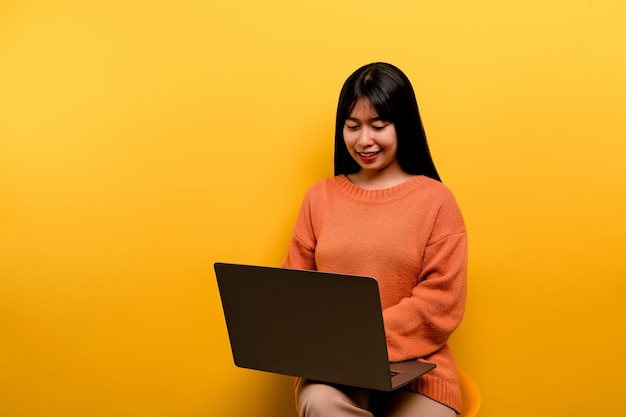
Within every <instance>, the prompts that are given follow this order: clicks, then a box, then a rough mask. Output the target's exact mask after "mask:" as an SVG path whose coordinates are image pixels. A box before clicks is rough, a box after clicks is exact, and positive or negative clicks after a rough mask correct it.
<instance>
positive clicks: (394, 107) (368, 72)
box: [335, 62, 441, 181]
mask: <svg viewBox="0 0 626 417" xmlns="http://www.w3.org/2000/svg"><path fill="white" fill-rule="evenodd" d="M360 98H365V99H367V100H368V101H369V102H370V103H371V105H372V107H373V108H374V109H375V110H376V112H377V113H378V116H379V117H380V118H381V119H383V120H385V121H388V122H391V123H393V124H394V126H395V128H396V135H397V138H398V156H397V157H398V163H399V164H400V167H401V168H402V169H403V170H404V171H405V172H407V173H409V174H413V175H425V176H427V177H430V178H433V179H435V180H437V181H441V179H440V178H439V174H438V173H437V169H436V168H435V164H434V162H433V160H432V157H431V156H430V150H429V149H428V143H427V141H426V133H425V132H424V126H423V125H422V119H421V117H420V114H419V109H418V107H417V100H416V99H415V92H414V91H413V87H412V86H411V82H410V81H409V79H408V78H407V76H406V75H405V74H404V73H403V72H402V71H400V70H399V69H398V68H396V67H395V66H393V65H391V64H387V63H384V62H375V63H372V64H368V65H365V66H363V67H361V68H359V69H358V70H356V71H355V72H354V73H352V75H350V76H349V77H348V79H347V80H346V82H345V83H344V85H343V88H342V89H341V93H340V95H339V104H338V105H337V119H336V124H335V175H341V174H352V173H355V172H357V171H358V170H359V169H360V166H359V164H358V163H357V162H356V161H355V160H354V159H353V158H352V156H350V153H349V152H348V149H347V148H346V144H345V142H344V139H343V127H344V124H345V121H346V119H347V118H348V116H350V113H351V112H352V109H353V108H354V105H355V104H356V102H357V101H358V100H359V99H360Z"/></svg>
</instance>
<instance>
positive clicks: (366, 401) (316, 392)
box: [296, 379, 456, 417]
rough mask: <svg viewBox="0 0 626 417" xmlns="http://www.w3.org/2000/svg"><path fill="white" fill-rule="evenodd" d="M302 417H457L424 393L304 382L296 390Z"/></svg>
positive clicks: (298, 408) (297, 404) (452, 411)
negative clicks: (373, 389)
mask: <svg viewBox="0 0 626 417" xmlns="http://www.w3.org/2000/svg"><path fill="white" fill-rule="evenodd" d="M296 406H297V410H298V413H299V415H300V417H328V416H332V417H421V416H424V417H454V416H456V413H455V411H454V410H452V409H451V408H449V407H447V406H445V405H443V404H441V403H438V402H436V401H434V400H432V399H430V398H428V397H426V396H424V395H422V394H419V393H416V392H411V391H405V390H397V391H393V392H391V393H382V392H377V391H371V390H366V389H361V388H355V387H346V386H339V385H330V384H324V383H317V382H312V381H308V380H305V379H303V380H301V381H300V382H299V383H298V385H297V387H296Z"/></svg>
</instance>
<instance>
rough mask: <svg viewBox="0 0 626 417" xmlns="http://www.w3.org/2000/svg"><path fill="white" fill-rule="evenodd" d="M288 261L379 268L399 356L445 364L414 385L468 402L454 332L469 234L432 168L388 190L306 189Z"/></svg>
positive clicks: (326, 184)
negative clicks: (429, 173)
mask: <svg viewBox="0 0 626 417" xmlns="http://www.w3.org/2000/svg"><path fill="white" fill-rule="evenodd" d="M283 266H285V267H289V268H296V269H308V270H319V271H326V272H337V273H344V274H354V275H365V276H373V277H375V278H376V279H377V281H378V285H379V289H380V297H381V304H382V308H383V321H384V324H385V333H386V337H387V350H388V354H389V360H390V361H392V362H395V361H402V360H407V359H416V360H424V361H428V362H433V363H435V364H437V367H436V368H435V369H434V370H433V371H431V372H429V373H427V374H425V375H424V376H422V377H421V378H419V379H417V380H416V381H414V382H413V383H411V384H410V385H409V386H407V389H409V390H412V391H416V392H420V393H422V394H424V395H426V396H428V397H430V398H432V399H434V400H436V401H438V402H440V403H442V404H445V405H447V406H449V407H451V408H453V409H454V410H456V411H457V412H460V410H461V391H460V387H459V381H458V378H457V371H456V365H455V362H454V357H453V355H452V351H451V350H450V348H449V347H448V344H447V341H448V338H449V336H450V335H451V334H452V332H453V331H454V330H455V329H456V328H457V326H458V325H459V323H460V321H461V318H462V317H463V312H464V309H465V299H466V291H467V236H466V231H465V225H464V222H463V217H462V215H461V212H460V210H459V208H458V206H457V203H456V201H455V199H454V196H453V195H452V193H451V192H450V190H449V189H448V188H447V187H445V186H444V185H443V184H442V183H440V182H438V181H435V180H433V179H430V178H428V177H425V176H416V177H412V178H411V179H409V180H407V181H405V182H403V183H401V184H399V185H396V186H394V187H392V188H387V189H381V190H366V189H363V188H359V187H357V186H355V185H354V184H352V183H351V182H350V180H349V179H348V178H347V177H346V176H343V175H340V176H337V177H334V178H330V179H326V180H323V181H321V182H319V183H317V184H315V185H313V186H312V187H311V188H310V189H309V190H308V191H307V193H306V195H305V197H304V201H303V203H302V206H301V208H300V212H299V214H298V217H297V220H296V224H295V227H294V232H293V237H292V240H291V243H290V246H289V251H288V254H287V257H286V259H285V261H284V263H283ZM346 302H350V300H346Z"/></svg>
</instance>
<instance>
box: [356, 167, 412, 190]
mask: <svg viewBox="0 0 626 417" xmlns="http://www.w3.org/2000/svg"><path fill="white" fill-rule="evenodd" d="M346 176H347V177H348V179H349V180H350V182H351V183H352V184H354V185H356V186H357V187H360V188H363V189H366V190H382V189H384V188H391V187H395V186H396V185H399V184H402V183H403V182H405V181H406V180H408V179H411V178H413V177H414V175H411V174H408V173H406V172H404V171H402V170H401V171H397V172H372V171H367V170H363V169H362V170H360V171H358V172H355V173H354V174H348V175H346Z"/></svg>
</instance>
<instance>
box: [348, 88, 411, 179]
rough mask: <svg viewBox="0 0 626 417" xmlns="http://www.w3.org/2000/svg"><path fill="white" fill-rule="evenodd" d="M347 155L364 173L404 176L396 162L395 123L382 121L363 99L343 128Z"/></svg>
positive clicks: (356, 105)
mask: <svg viewBox="0 0 626 417" xmlns="http://www.w3.org/2000/svg"><path fill="white" fill-rule="evenodd" d="M343 139H344V141H345V143H346V147H347V149H348V152H350V155H351V156H352V158H354V160H355V161H356V162H357V163H358V164H359V166H360V167H361V170H362V171H368V172H369V173H372V174H375V173H376V174H380V173H383V172H388V173H392V172H395V171H396V170H398V172H402V169H401V168H400V164H399V163H398V159H397V152H398V138H397V136H396V128H395V126H394V124H393V123H391V122H388V121H386V120H381V119H380V118H379V117H378V114H377V112H376V110H375V109H374V108H373V107H372V105H371V104H370V102H369V100H367V99H364V98H360V99H359V100H358V101H357V102H356V104H355V105H354V108H353V109H352V112H351V113H350V115H349V116H348V118H347V119H346V121H345V123H344V126H343Z"/></svg>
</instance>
